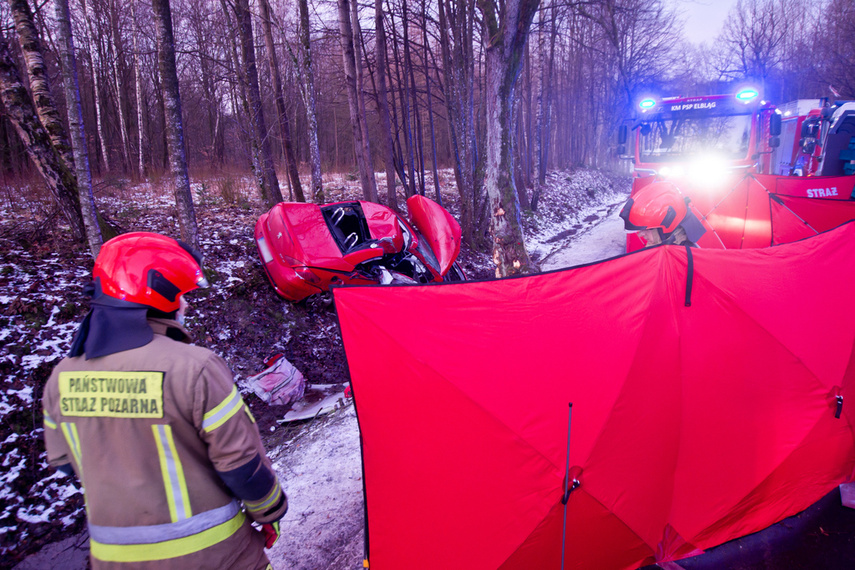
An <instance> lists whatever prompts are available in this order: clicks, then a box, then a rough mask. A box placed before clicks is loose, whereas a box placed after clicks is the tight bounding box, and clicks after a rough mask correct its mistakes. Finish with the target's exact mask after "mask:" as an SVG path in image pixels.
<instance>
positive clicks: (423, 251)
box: [255, 195, 466, 301]
mask: <svg viewBox="0 0 855 570" xmlns="http://www.w3.org/2000/svg"><path fill="white" fill-rule="evenodd" d="M407 210H408V211H409V217H410V219H409V221H408V220H405V219H404V218H403V217H402V216H400V215H398V214H396V213H395V212H394V211H393V210H392V209H390V208H387V207H386V206H383V205H381V204H375V203H374V202H366V201H352V202H337V203H334V204H326V205H322V206H319V205H317V204H305V203H302V202H281V203H279V204H276V205H275V206H274V207H273V208H272V209H271V210H270V211H269V212H267V213H266V214H264V215H262V216H261V217H260V218H259V219H258V222H257V223H256V224H255V243H256V246H257V247H258V255H259V257H261V261H262V264H263V266H264V270H265V272H266V273H267V277H268V278H269V279H270V283H271V284H272V285H273V288H274V289H275V290H276V292H277V293H279V295H281V296H282V297H284V298H286V299H288V300H290V301H302V300H303V299H306V298H308V297H311V296H313V295H320V296H321V298H325V297H327V296H328V295H329V288H330V286H331V285H337V284H377V283H382V284H389V283H432V282H441V281H463V280H464V279H466V277H465V275H464V273H463V271H462V270H461V269H460V266H459V265H458V264H457V263H456V261H455V260H456V259H457V255H458V253H460V236H461V231H460V224H458V223H457V221H456V220H455V219H454V218H453V217H451V214H449V213H448V212H447V211H446V210H445V209H444V208H443V207H442V206H440V205H439V204H437V203H436V202H434V201H433V200H431V199H429V198H426V197H424V196H419V195H416V196H412V197H411V198H409V199H408V200H407Z"/></svg>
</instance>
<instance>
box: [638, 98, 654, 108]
mask: <svg viewBox="0 0 855 570" xmlns="http://www.w3.org/2000/svg"><path fill="white" fill-rule="evenodd" d="M638 106H639V107H641V108H642V109H652V108H653V107H655V106H656V101H655V100H653V99H644V100H642V101H641V103H639V104H638Z"/></svg>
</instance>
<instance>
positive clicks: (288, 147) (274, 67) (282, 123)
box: [259, 0, 306, 202]
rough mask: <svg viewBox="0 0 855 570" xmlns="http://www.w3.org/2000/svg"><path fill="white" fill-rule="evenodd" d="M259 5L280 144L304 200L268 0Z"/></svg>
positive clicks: (295, 189)
mask: <svg viewBox="0 0 855 570" xmlns="http://www.w3.org/2000/svg"><path fill="white" fill-rule="evenodd" d="M259 5H260V6H261V23H262V26H263V27H264V44H265V46H266V47H267V62H268V64H269V67H270V77H271V79H272V80H273V91H274V93H275V95H276V111H277V112H278V114H279V130H280V133H281V135H282V146H283V147H284V150H285V160H286V162H287V163H288V178H289V180H290V181H291V189H292V191H293V192H294V194H295V195H296V197H297V201H298V202H305V201H306V197H305V196H304V195H303V186H302V185H301V184H300V172H299V171H298V170H297V158H296V157H295V156H294V145H293V143H292V141H291V124H290V122H289V121H288V111H287V108H286V106H285V92H284V90H283V89H282V74H281V73H280V72H279V62H278V59H277V57H276V46H275V44H274V43H273V28H272V23H271V18H272V17H273V15H272V14H271V10H270V3H269V2H268V0H259Z"/></svg>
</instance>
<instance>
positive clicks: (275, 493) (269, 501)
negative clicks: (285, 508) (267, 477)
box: [243, 481, 282, 513]
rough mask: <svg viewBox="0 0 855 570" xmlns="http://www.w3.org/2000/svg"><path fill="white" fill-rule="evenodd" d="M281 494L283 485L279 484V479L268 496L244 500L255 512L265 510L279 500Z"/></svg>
mask: <svg viewBox="0 0 855 570" xmlns="http://www.w3.org/2000/svg"><path fill="white" fill-rule="evenodd" d="M281 496H282V487H280V486H279V481H277V482H276V486H275V487H273V490H272V491H270V492H269V493H268V494H267V496H266V497H264V498H263V499H261V500H260V501H244V502H243V504H244V505H246V508H247V509H249V510H250V511H252V512H253V513H258V512H264V511H266V510H267V509H269V508H270V507H272V506H273V505H275V504H276V503H277V502H279V498H280V497H281Z"/></svg>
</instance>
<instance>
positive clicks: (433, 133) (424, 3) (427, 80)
mask: <svg viewBox="0 0 855 570" xmlns="http://www.w3.org/2000/svg"><path fill="white" fill-rule="evenodd" d="M422 41H424V43H425V85H426V87H427V105H428V119H429V121H430V151H431V152H430V155H431V161H432V162H431V165H432V167H433V185H434V189H435V190H436V201H437V203H438V204H439V205H440V206H441V205H442V193H441V192H440V187H439V169H438V167H437V164H436V131H435V130H434V125H433V96H432V94H431V88H430V84H431V80H430V71H429V67H428V61H429V60H430V57H429V56H430V48H429V47H428V37H427V0H422Z"/></svg>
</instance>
